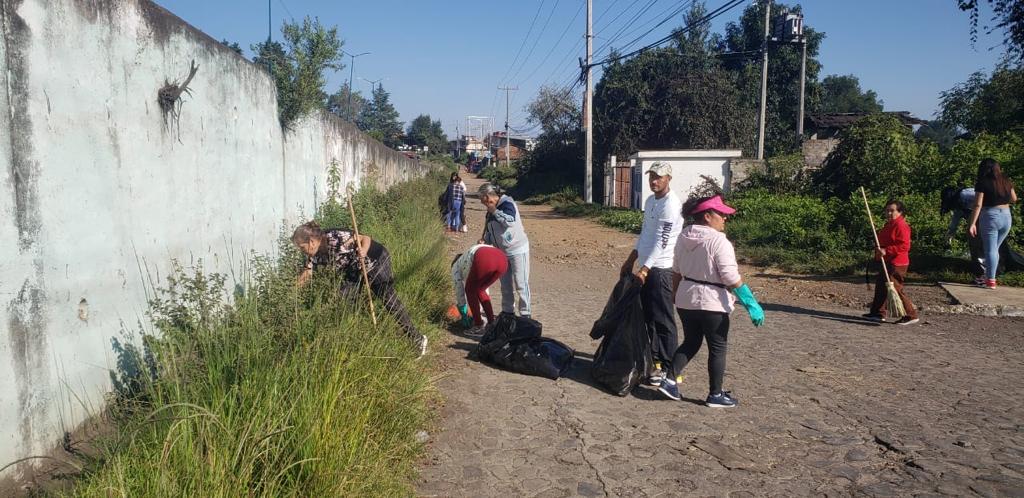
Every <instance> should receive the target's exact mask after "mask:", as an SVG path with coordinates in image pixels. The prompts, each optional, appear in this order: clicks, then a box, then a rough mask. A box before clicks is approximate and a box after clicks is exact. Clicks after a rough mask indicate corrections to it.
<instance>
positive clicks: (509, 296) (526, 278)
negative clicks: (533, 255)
mask: <svg viewBox="0 0 1024 498" xmlns="http://www.w3.org/2000/svg"><path fill="white" fill-rule="evenodd" d="M516 292H518V293H519V315H520V316H530V252H529V251H527V252H525V253H523V254H516V255H513V256H508V271H507V272H505V274H504V275H502V276H501V311H502V313H514V312H515V304H516Z"/></svg>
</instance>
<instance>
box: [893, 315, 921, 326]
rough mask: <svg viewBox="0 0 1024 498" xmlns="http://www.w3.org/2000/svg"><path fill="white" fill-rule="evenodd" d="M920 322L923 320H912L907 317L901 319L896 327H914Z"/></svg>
mask: <svg viewBox="0 0 1024 498" xmlns="http://www.w3.org/2000/svg"><path fill="white" fill-rule="evenodd" d="M920 321H921V320H920V319H918V318H910V317H909V316H905V317H903V318H900V319H899V321H897V322H896V325H913V324H915V323H917V322H920Z"/></svg>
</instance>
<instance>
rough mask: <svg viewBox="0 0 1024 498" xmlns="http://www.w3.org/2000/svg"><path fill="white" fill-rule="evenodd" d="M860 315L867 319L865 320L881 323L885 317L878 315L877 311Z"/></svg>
mask: <svg viewBox="0 0 1024 498" xmlns="http://www.w3.org/2000/svg"><path fill="white" fill-rule="evenodd" d="M861 316H862V317H864V318H865V319H867V321H869V322H877V323H881V322H882V321H884V320H885V317H884V316H882V315H879V314H878V313H864V314H863V315H861Z"/></svg>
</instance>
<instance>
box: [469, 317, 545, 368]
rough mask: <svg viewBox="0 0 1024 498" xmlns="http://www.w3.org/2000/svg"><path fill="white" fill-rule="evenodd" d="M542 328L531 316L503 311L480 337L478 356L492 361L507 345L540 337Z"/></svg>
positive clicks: (477, 349)
mask: <svg viewBox="0 0 1024 498" xmlns="http://www.w3.org/2000/svg"><path fill="white" fill-rule="evenodd" d="M541 330H542V326H541V324H540V322H538V321H537V320H534V319H532V318H530V317H523V316H516V315H515V314H512V313H501V314H499V315H498V317H497V318H495V320H494V323H492V324H489V325H488V326H487V330H486V331H484V335H483V337H481V338H480V344H479V345H477V348H476V352H477V357H478V358H480V359H481V360H484V361H491V358H492V357H493V355H494V353H496V352H497V351H498V350H500V349H501V348H503V347H505V345H507V344H512V345H513V346H515V345H518V344H522V343H524V342H527V341H529V340H530V339H533V338H536V337H540V334H541Z"/></svg>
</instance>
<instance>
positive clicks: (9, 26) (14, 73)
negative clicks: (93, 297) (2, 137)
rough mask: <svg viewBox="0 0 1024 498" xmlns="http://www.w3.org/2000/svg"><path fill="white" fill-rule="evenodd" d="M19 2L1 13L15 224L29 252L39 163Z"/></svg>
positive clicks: (26, 30) (26, 34) (27, 35)
mask: <svg viewBox="0 0 1024 498" xmlns="http://www.w3.org/2000/svg"><path fill="white" fill-rule="evenodd" d="M20 4H21V1H20V0H12V1H4V2H3V4H2V5H3V10H2V11H0V14H2V18H0V22H2V23H3V36H4V42H5V45H6V47H7V50H6V52H5V55H6V60H5V61H4V63H5V65H6V66H7V89H6V90H7V94H8V96H7V99H8V102H9V105H10V107H11V108H10V109H7V111H8V112H9V114H10V119H11V133H9V134H8V137H7V139H8V140H10V147H11V172H10V176H11V179H12V182H13V185H12V186H13V189H12V190H13V193H14V223H15V225H16V226H17V229H18V245H19V248H20V249H21V251H22V252H24V251H27V250H29V248H30V247H31V246H32V244H33V243H34V242H35V240H36V235H37V234H38V233H39V218H40V217H39V185H38V177H39V164H38V163H37V162H36V161H34V160H33V158H32V140H31V138H32V120H31V118H30V117H29V113H28V97H29V80H28V65H29V64H28V60H27V58H26V56H25V52H26V47H27V46H28V44H29V43H30V42H31V32H30V30H29V28H28V25H27V24H25V21H24V20H23V19H22V18H21V17H19V16H18V14H17V11H18V6H19V5H20Z"/></svg>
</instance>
